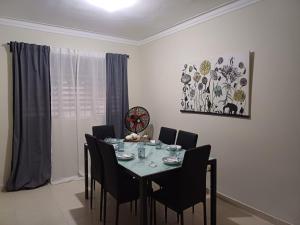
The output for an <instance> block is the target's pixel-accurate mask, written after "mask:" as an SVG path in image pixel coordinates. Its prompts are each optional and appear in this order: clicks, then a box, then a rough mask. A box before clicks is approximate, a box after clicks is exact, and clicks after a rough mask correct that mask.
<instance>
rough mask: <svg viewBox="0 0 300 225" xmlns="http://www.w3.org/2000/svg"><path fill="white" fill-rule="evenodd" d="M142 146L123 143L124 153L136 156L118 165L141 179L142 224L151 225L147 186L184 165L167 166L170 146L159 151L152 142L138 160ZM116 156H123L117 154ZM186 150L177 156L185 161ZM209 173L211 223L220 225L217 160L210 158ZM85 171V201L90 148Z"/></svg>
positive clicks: (181, 150)
mask: <svg viewBox="0 0 300 225" xmlns="http://www.w3.org/2000/svg"><path fill="white" fill-rule="evenodd" d="M138 148H139V143H136V142H124V144H122V152H124V153H128V154H132V155H133V156H134V157H133V159H131V160H118V164H119V165H120V166H121V167H123V168H124V169H125V171H127V172H128V173H129V174H131V175H132V176H134V177H135V178H136V179H138V180H139V195H140V204H141V205H140V225H147V224H148V212H147V185H148V181H149V180H151V179H152V178H153V177H157V176H160V175H166V174H168V173H170V172H173V171H174V170H179V169H180V167H181V163H179V164H176V165H167V164H165V163H164V162H163V160H162V159H163V158H164V157H167V156H169V155H170V151H168V145H165V144H162V145H161V147H160V148H159V149H158V148H157V147H156V145H153V144H151V143H149V144H147V143H145V144H144V149H145V157H144V158H139V157H138ZM116 153H117V154H118V153H120V152H119V151H116ZM184 153H185V150H184V149H180V150H177V152H176V153H175V154H176V157H177V158H179V159H181V160H182V159H183V158H184ZM208 168H209V169H208V171H209V172H210V191H209V195H210V222H211V223H210V224H211V225H216V224H217V215H216V211H217V188H216V186H217V159H216V158H213V157H210V158H209V161H208ZM84 171H85V198H86V199H88V197H89V194H88V146H87V144H85V145H84Z"/></svg>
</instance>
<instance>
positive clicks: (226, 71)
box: [220, 65, 241, 83]
mask: <svg viewBox="0 0 300 225" xmlns="http://www.w3.org/2000/svg"><path fill="white" fill-rule="evenodd" d="M220 72H221V74H222V75H223V77H225V78H226V80H227V81H230V83H233V82H234V81H236V79H237V78H239V77H240V76H241V73H240V72H239V71H238V68H237V67H234V66H232V65H224V66H223V67H222V68H220Z"/></svg>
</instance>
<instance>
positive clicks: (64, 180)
mask: <svg viewBox="0 0 300 225" xmlns="http://www.w3.org/2000/svg"><path fill="white" fill-rule="evenodd" d="M83 179H84V177H80V176H73V177H65V178H61V179H58V180H51V184H61V183H66V182H71V181H76V180H83Z"/></svg>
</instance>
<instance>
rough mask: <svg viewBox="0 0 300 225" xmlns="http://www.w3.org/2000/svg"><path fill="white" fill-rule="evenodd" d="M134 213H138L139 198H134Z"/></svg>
mask: <svg viewBox="0 0 300 225" xmlns="http://www.w3.org/2000/svg"><path fill="white" fill-rule="evenodd" d="M134 214H135V216H136V215H137V200H134Z"/></svg>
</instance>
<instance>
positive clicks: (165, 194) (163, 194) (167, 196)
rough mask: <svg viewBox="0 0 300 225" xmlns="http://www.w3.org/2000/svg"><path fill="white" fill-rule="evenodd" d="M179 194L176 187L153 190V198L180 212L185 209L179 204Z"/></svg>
mask: <svg viewBox="0 0 300 225" xmlns="http://www.w3.org/2000/svg"><path fill="white" fill-rule="evenodd" d="M178 194H179V193H178V192H177V191H176V188H174V189H173V190H172V191H170V190H167V189H164V188H162V189H160V190H158V191H155V192H153V193H152V198H153V199H155V200H156V201H158V202H160V203H162V204H164V205H167V206H168V208H170V209H172V210H174V211H176V212H178V213H180V212H181V211H182V210H183V209H182V207H181V206H180V204H179V201H178Z"/></svg>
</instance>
